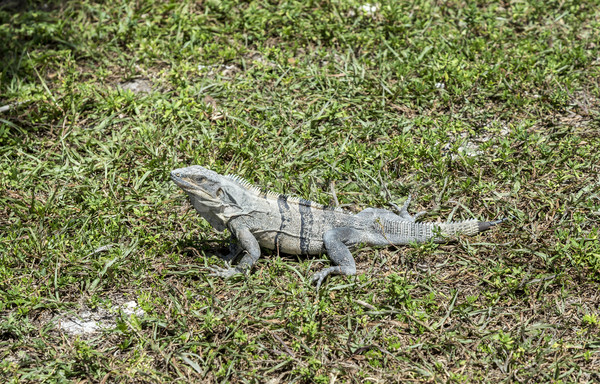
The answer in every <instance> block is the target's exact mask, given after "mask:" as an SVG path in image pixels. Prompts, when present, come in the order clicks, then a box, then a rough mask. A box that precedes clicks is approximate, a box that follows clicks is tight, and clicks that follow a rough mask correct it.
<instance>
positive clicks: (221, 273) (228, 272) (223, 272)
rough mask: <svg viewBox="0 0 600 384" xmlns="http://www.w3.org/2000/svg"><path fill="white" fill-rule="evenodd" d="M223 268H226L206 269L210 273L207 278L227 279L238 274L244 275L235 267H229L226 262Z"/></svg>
mask: <svg viewBox="0 0 600 384" xmlns="http://www.w3.org/2000/svg"><path fill="white" fill-rule="evenodd" d="M225 266H226V267H227V268H221V267H206V269H208V270H209V271H211V273H209V274H208V276H218V277H224V278H226V279H229V278H230V277H232V276H235V275H239V274H240V273H244V271H242V270H240V269H238V268H236V267H231V266H230V264H229V263H227V262H226V263H225Z"/></svg>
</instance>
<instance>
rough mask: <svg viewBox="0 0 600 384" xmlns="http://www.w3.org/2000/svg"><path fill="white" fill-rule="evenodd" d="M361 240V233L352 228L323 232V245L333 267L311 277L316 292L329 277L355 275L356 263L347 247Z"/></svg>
mask: <svg viewBox="0 0 600 384" xmlns="http://www.w3.org/2000/svg"><path fill="white" fill-rule="evenodd" d="M361 238H362V236H361V232H360V231H358V230H356V229H354V228H348V227H343V228H334V229H331V230H329V231H327V232H325V234H324V235H323V243H324V245H325V248H326V249H327V255H328V256H329V258H330V259H331V262H332V263H333V264H335V266H333V267H329V268H325V269H323V270H322V271H319V272H317V273H315V274H314V275H313V277H312V283H313V284H316V285H317V291H318V290H319V288H320V287H321V284H322V283H323V281H324V280H325V278H327V276H329V275H332V274H333V275H346V276H351V275H355V274H356V263H355V262H354V257H352V254H351V253H350V249H349V248H348V246H351V245H354V244H357V243H360V242H361Z"/></svg>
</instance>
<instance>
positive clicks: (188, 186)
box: [171, 172, 200, 192]
mask: <svg viewBox="0 0 600 384" xmlns="http://www.w3.org/2000/svg"><path fill="white" fill-rule="evenodd" d="M186 179H187V178H184V177H181V175H180V174H178V173H177V172H171V180H173V182H174V183H175V184H177V186H178V187H179V188H181V189H183V190H184V191H186V192H196V191H198V190H199V189H200V188H198V186H197V185H196V184H194V183H190V182H189V181H187V180H186Z"/></svg>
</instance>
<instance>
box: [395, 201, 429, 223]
mask: <svg viewBox="0 0 600 384" xmlns="http://www.w3.org/2000/svg"><path fill="white" fill-rule="evenodd" d="M411 199H412V197H411V195H408V198H407V199H406V201H405V202H404V204H403V205H402V207H398V206H397V205H396V204H394V203H389V204H390V205H391V206H392V207H394V208H395V209H396V210H397V211H398V214H399V216H400V217H401V218H403V219H404V220H407V221H410V222H415V221H416V220H417V219H418V218H419V217H421V216H423V215H424V214H426V213H427V212H426V211H421V212H419V213H417V214H416V215H414V216H413V215H411V214H410V213H408V206H409V204H410V201H411Z"/></svg>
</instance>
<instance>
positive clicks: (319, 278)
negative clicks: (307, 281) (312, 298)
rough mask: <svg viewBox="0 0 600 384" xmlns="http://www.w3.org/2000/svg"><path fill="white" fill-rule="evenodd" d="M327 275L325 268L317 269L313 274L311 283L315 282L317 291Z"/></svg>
mask: <svg viewBox="0 0 600 384" xmlns="http://www.w3.org/2000/svg"><path fill="white" fill-rule="evenodd" d="M327 275H329V272H328V271H327V270H322V271H319V272H317V273H315V274H314V275H313V277H312V279H311V284H317V292H319V288H321V284H323V281H325V278H326V277H327Z"/></svg>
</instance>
